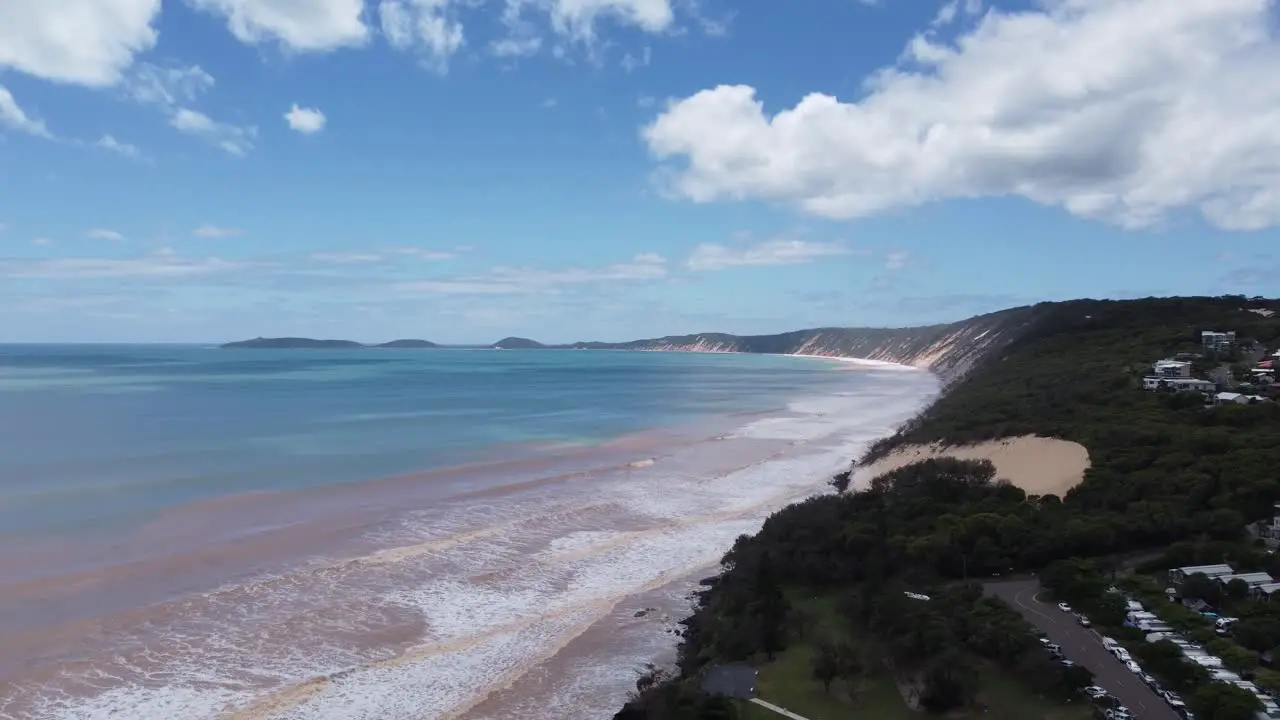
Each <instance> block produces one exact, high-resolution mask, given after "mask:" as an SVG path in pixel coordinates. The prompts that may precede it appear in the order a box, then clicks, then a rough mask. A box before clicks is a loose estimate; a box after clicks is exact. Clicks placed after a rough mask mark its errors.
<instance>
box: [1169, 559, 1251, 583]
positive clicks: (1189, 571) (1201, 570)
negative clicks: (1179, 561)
mask: <svg viewBox="0 0 1280 720" xmlns="http://www.w3.org/2000/svg"><path fill="white" fill-rule="evenodd" d="M1235 574H1236V571H1235V568H1233V567H1231V566H1230V565H1225V564H1222V563H1219V564H1217V565H1188V566H1187V567H1180V568H1175V569H1173V570H1170V571H1169V579H1170V580H1171V581H1173V584H1174V585H1181V584H1182V582H1183V581H1184V580H1186V579H1187V578H1189V577H1191V576H1192V575H1204V576H1207V577H1209V578H1217V577H1222V576H1223V575H1235Z"/></svg>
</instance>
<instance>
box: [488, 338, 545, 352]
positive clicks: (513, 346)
mask: <svg viewBox="0 0 1280 720" xmlns="http://www.w3.org/2000/svg"><path fill="white" fill-rule="evenodd" d="M491 347H495V348H502V349H503V350H540V349H543V348H546V347H547V346H546V345H543V344H542V343H540V342H538V341H537V340H530V339H529V338H522V337H508V338H502V339H501V340H499V341H498V342H496V343H494V344H493V345H492V346H491Z"/></svg>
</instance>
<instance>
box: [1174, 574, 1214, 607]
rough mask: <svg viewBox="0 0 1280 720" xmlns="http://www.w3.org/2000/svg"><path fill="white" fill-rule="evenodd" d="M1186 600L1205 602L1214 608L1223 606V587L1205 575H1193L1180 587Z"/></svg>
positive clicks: (1179, 589)
mask: <svg viewBox="0 0 1280 720" xmlns="http://www.w3.org/2000/svg"><path fill="white" fill-rule="evenodd" d="M1178 592H1179V593H1180V594H1181V595H1182V597H1184V598H1192V599H1196V600H1203V601H1205V602H1207V603H1209V604H1210V605H1212V606H1214V607H1218V606H1219V605H1221V604H1222V585H1221V584H1220V583H1219V582H1218V581H1217V580H1214V579H1213V578H1210V577H1209V576H1207V575H1205V574H1204V573H1196V574H1194V575H1191V576H1190V577H1188V578H1187V579H1186V580H1183V581H1182V584H1181V585H1179V586H1178Z"/></svg>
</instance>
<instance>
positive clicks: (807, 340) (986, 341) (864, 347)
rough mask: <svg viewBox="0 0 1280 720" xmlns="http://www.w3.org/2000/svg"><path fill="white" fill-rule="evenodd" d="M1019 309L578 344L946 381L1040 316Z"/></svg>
mask: <svg viewBox="0 0 1280 720" xmlns="http://www.w3.org/2000/svg"><path fill="white" fill-rule="evenodd" d="M1037 307H1038V306H1036V307H1019V308H1012V309H1009V310H1002V311H1000V312H995V313H989V314H987V315H979V316H977V317H972V318H969V319H968V320H961V321H959V322H954V323H947V324H943V325H929V326H924V327H914V328H900V329H888V328H814V329H811V330H796V331H793V332H788V333H781V334H778V335H728V334H724V333H699V334H696V335H671V336H666V337H660V338H652V339H647V340H633V341H631V342H625V343H600V342H580V343H574V344H573V345H571V346H569V347H573V348H579V349H586V350H647V351H666V352H706V353H769V354H777V355H820V356H827V357H849V358H860V359H865V360H881V361H885V362H895V363H901V364H903V365H912V366H914V367H918V368H923V369H927V370H930V371H932V372H934V373H935V374H936V375H938V377H939V378H940V379H941V381H942V383H943V384H944V385H950V384H951V383H954V382H955V381H956V380H958V379H960V378H961V377H963V376H964V375H965V374H967V373H968V372H969V371H970V370H971V369H973V367H974V366H975V365H976V364H978V363H979V362H981V361H982V360H983V359H985V358H987V357H989V356H992V355H993V354H994V353H997V352H998V351H1000V350H1001V349H1003V348H1004V347H1006V346H1007V345H1009V343H1011V342H1013V341H1015V340H1017V339H1018V338H1019V337H1021V336H1022V335H1023V333H1025V332H1026V331H1027V329H1028V328H1030V327H1031V326H1032V325H1033V323H1034V321H1035V319H1036V317H1037V316H1038V312H1037Z"/></svg>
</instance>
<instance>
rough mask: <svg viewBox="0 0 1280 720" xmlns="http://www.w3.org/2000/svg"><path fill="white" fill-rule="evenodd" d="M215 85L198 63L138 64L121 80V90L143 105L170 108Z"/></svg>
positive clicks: (194, 98)
mask: <svg viewBox="0 0 1280 720" xmlns="http://www.w3.org/2000/svg"><path fill="white" fill-rule="evenodd" d="M213 85H214V80H213V76H212V75H210V74H209V73H207V72H205V70H204V68H202V67H200V66H199V65H191V66H189V67H173V66H170V67H161V66H159V65H152V64H151V63H138V64H137V65H136V66H134V68H133V71H132V72H131V73H129V75H128V77H126V78H125V79H124V86H123V87H124V91H125V94H127V95H128V96H129V97H131V98H133V99H134V100H135V101H137V102H140V103H143V104H144V105H159V106H160V107H164V108H172V107H175V106H178V105H183V104H186V103H190V102H194V101H195V100H196V98H198V97H200V96H201V95H203V94H204V93H205V92H206V91H208V90H209V89H210V88H212V87H213Z"/></svg>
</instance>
